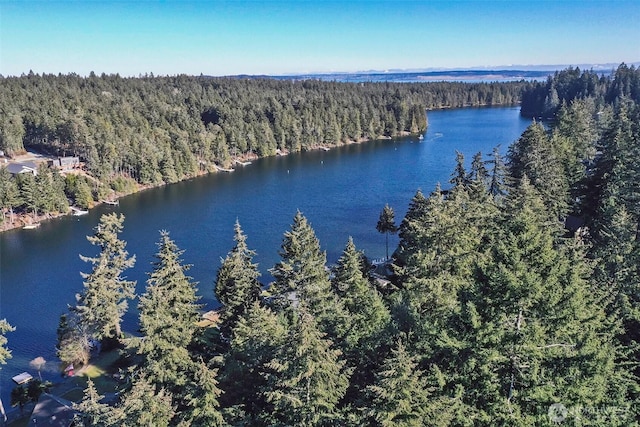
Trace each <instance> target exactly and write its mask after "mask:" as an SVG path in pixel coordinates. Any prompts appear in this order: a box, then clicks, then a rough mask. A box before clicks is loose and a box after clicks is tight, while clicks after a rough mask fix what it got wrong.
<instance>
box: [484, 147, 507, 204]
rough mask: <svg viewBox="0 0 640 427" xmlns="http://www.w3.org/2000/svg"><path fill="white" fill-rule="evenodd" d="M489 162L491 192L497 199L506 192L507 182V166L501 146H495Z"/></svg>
mask: <svg viewBox="0 0 640 427" xmlns="http://www.w3.org/2000/svg"><path fill="white" fill-rule="evenodd" d="M487 162H488V164H490V165H491V172H490V173H489V175H490V177H491V178H490V182H489V189H488V191H489V194H491V195H492V196H493V198H494V199H497V198H499V197H501V196H503V195H505V194H506V183H505V171H506V167H505V164H504V160H503V159H502V156H501V155H500V149H499V147H494V149H493V152H492V154H491V159H490V160H488V161H487Z"/></svg>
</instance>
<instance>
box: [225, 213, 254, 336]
mask: <svg viewBox="0 0 640 427" xmlns="http://www.w3.org/2000/svg"><path fill="white" fill-rule="evenodd" d="M234 240H235V242H236V244H235V246H234V247H233V249H232V250H231V251H230V252H229V253H228V254H227V257H226V258H225V259H224V260H223V261H222V266H221V267H220V269H219V270H218V275H217V278H216V284H215V294H216V299H217V300H218V301H219V302H220V303H221V304H222V305H223V311H222V316H221V317H222V329H223V332H224V333H225V334H229V333H230V332H231V331H232V330H233V328H234V326H235V324H236V323H237V321H238V319H239V318H240V317H242V316H243V315H244V314H245V313H246V311H247V310H248V309H249V307H250V306H251V305H252V304H253V303H254V302H255V301H257V300H258V298H259V297H260V293H261V286H260V282H259V281H258V277H260V272H259V271H258V266H257V264H254V263H253V257H254V256H255V252H254V251H252V250H250V249H249V248H248V247H247V237H246V236H245V234H244V233H243V232H242V229H241V228H240V223H239V222H238V221H236V224H235V236H234Z"/></svg>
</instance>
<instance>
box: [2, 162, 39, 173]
mask: <svg viewBox="0 0 640 427" xmlns="http://www.w3.org/2000/svg"><path fill="white" fill-rule="evenodd" d="M7 170H8V171H9V173H10V174H11V175H18V174H21V173H31V174H33V175H34V176H35V175H38V166H37V165H36V164H35V163H33V162H17V163H9V164H7Z"/></svg>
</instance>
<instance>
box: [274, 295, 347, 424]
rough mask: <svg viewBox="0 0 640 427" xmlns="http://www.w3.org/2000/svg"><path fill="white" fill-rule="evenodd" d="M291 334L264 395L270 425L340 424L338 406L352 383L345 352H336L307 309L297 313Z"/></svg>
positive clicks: (286, 339)
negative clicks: (336, 422) (269, 406)
mask: <svg viewBox="0 0 640 427" xmlns="http://www.w3.org/2000/svg"><path fill="white" fill-rule="evenodd" d="M296 311H297V312H296V316H295V319H294V323H293V326H292V328H291V329H290V330H289V334H288V335H287V337H286V338H285V341H284V345H283V346H281V347H280V348H279V349H278V350H277V352H276V354H275V357H274V358H273V359H272V360H271V361H270V362H269V364H268V368H269V369H270V372H269V373H268V374H267V381H268V382H267V389H266V391H265V392H264V394H265V396H266V399H267V401H268V402H269V403H270V405H272V409H269V408H265V409H266V411H264V412H263V414H262V418H263V419H265V418H266V419H267V420H269V421H268V423H269V424H274V423H275V424H278V425H300V426H317V425H322V424H324V423H329V422H332V421H333V422H335V421H337V419H336V418H337V416H338V411H337V405H338V402H339V401H340V399H341V398H342V397H343V396H344V393H345V392H346V390H347V386H348V384H349V375H350V372H349V371H348V370H347V369H345V362H344V361H343V360H341V358H340V356H341V352H340V351H339V350H336V349H333V346H332V342H331V340H329V339H327V338H325V336H324V334H323V333H322V332H321V331H320V329H319V328H318V325H317V324H316V320H315V319H314V317H313V316H312V315H311V313H310V312H308V311H307V310H306V307H304V306H301V307H300V308H299V309H297V310H296Z"/></svg>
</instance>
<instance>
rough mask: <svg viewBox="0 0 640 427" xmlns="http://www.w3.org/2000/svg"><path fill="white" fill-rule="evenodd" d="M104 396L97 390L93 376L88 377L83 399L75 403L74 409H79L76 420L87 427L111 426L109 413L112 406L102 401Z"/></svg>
mask: <svg viewBox="0 0 640 427" xmlns="http://www.w3.org/2000/svg"><path fill="white" fill-rule="evenodd" d="M103 398H104V396H102V395H100V394H98V390H96V387H95V384H94V383H93V381H92V380H91V378H88V379H87V388H86V389H85V390H84V396H83V398H82V401H81V402H80V403H79V404H74V405H73V407H74V409H75V410H76V411H78V415H77V416H76V422H78V423H79V424H80V425H83V426H87V427H89V426H96V427H107V426H109V425H110V424H109V422H108V419H109V417H108V415H109V413H110V412H111V407H110V406H109V405H107V404H105V403H100V401H101V400H102V399H103Z"/></svg>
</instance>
